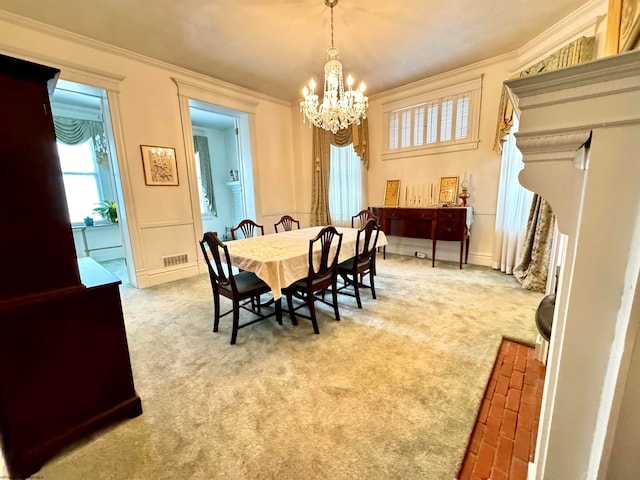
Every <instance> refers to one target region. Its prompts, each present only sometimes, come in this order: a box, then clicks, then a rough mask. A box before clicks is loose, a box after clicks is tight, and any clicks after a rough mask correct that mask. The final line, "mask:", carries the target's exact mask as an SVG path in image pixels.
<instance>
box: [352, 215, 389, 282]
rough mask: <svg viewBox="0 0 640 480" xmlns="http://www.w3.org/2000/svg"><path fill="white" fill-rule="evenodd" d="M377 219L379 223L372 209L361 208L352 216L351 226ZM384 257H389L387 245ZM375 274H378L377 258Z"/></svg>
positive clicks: (354, 226) (384, 248)
mask: <svg viewBox="0 0 640 480" xmlns="http://www.w3.org/2000/svg"><path fill="white" fill-rule="evenodd" d="M371 219H373V220H375V221H376V223H378V217H376V215H375V214H374V213H373V212H372V211H371V210H360V211H359V212H358V213H356V214H355V215H354V216H353V217H351V228H362V227H364V226H365V225H366V224H367V222H368V221H369V220H371ZM382 258H387V247H386V245H385V246H384V247H382ZM373 274H374V275H375V274H376V266H375V260H374V265H373Z"/></svg>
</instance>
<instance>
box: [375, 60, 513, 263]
mask: <svg viewBox="0 0 640 480" xmlns="http://www.w3.org/2000/svg"><path fill="white" fill-rule="evenodd" d="M513 66H514V58H513V57H511V56H510V57H507V58H505V59H494V60H492V61H491V62H487V63H483V64H478V65H475V66H471V67H468V68H465V69H461V70H458V71H456V72H451V73H449V74H446V75H441V76H438V77H435V78H431V79H427V80H423V81H420V82H416V83H415V84H412V85H407V86H405V87H403V88H400V89H396V90H393V91H391V92H387V93H386V94H384V95H378V96H376V97H374V98H372V99H370V108H369V112H368V117H369V133H370V136H371V142H370V145H371V158H370V162H371V164H370V168H369V194H370V195H369V204H370V205H373V206H379V205H381V204H382V200H383V197H384V188H385V185H386V181H387V180H393V179H400V185H401V192H404V191H405V186H409V187H410V188H411V186H413V185H422V184H425V185H430V184H431V183H433V185H434V188H436V189H437V188H438V187H439V184H440V178H441V177H452V176H457V177H460V180H462V178H463V176H464V173H465V172H467V173H468V175H469V176H470V177H471V190H470V193H471V197H470V198H469V199H468V205H470V206H472V207H473V208H474V216H473V225H472V227H471V232H472V235H471V241H470V245H469V262H470V263H474V264H479V265H490V264H491V255H492V249H493V230H494V226H495V212H496V203H497V196H498V180H499V178H500V155H499V154H496V153H495V152H493V151H492V148H493V138H494V136H495V131H496V130H495V128H496V120H497V115H498V103H499V100H500V94H501V91H502V82H503V80H504V79H505V78H507V77H508V76H509V75H510V73H511V70H512V69H513V68H514V67H513ZM481 75H483V80H482V83H483V87H482V98H481V107H480V112H481V113H480V143H479V147H478V149H476V150H466V151H459V152H452V153H440V154H433V155H420V156H412V157H407V158H401V159H393V160H383V159H382V151H383V142H384V138H386V135H387V130H386V126H385V125H384V121H383V112H382V105H383V104H384V103H388V102H393V101H397V100H400V99H402V98H410V97H414V96H418V95H420V94H422V93H425V92H429V91H433V90H436V89H439V88H443V87H445V86H450V85H455V84H457V83H461V82H463V81H467V80H469V79H470V78H477V77H479V76H481ZM403 201H404V193H402V195H401V202H400V204H401V205H402V204H403ZM429 245H430V241H425V240H417V239H394V242H393V243H391V244H390V246H389V247H387V251H396V252H398V253H402V252H413V251H415V250H421V251H428V252H429V255H430V247H429ZM437 258H438V259H439V260H451V261H456V259H457V258H459V244H458V243H457V242H438V252H437Z"/></svg>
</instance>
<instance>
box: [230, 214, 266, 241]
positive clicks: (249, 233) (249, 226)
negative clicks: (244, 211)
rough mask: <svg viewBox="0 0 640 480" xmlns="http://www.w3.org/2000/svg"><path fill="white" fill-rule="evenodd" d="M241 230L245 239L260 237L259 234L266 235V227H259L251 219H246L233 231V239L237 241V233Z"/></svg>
mask: <svg viewBox="0 0 640 480" xmlns="http://www.w3.org/2000/svg"><path fill="white" fill-rule="evenodd" d="M238 230H240V231H241V232H242V235H243V236H244V238H250V237H255V236H256V235H258V233H257V232H260V233H259V235H264V227H263V226H262V225H258V224H257V223H256V222H254V221H253V220H251V219H249V218H245V219H244V220H242V221H241V222H240V223H239V224H238V226H237V227H235V228H232V229H231V239H232V240H237V237H236V232H237V231H238Z"/></svg>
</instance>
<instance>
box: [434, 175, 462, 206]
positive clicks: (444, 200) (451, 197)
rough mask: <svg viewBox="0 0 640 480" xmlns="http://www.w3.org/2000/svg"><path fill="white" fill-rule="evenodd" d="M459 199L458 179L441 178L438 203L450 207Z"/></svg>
mask: <svg viewBox="0 0 640 480" xmlns="http://www.w3.org/2000/svg"><path fill="white" fill-rule="evenodd" d="M457 197H458V177H441V178H440V193H439V195H438V203H441V204H444V205H450V204H452V203H456V201H457V200H456V198H457Z"/></svg>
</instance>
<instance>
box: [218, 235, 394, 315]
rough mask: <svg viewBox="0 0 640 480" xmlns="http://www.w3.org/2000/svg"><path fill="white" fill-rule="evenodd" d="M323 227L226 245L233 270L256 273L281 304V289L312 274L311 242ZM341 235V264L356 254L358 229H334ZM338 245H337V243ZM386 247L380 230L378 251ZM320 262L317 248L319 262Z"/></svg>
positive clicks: (239, 240) (244, 239) (339, 258)
mask: <svg viewBox="0 0 640 480" xmlns="http://www.w3.org/2000/svg"><path fill="white" fill-rule="evenodd" d="M323 228H324V227H322V226H316V227H307V228H301V229H297V230H289V231H285V232H279V233H271V234H267V235H259V236H257V237H250V238H242V239H238V240H230V241H227V242H225V245H226V246H227V249H228V251H229V257H230V259H231V263H232V264H233V266H234V267H237V268H239V269H242V270H247V271H250V272H253V273H255V274H256V275H257V276H258V278H260V279H262V280H263V281H264V282H265V283H266V284H267V285H269V287H270V288H271V291H272V292H273V299H274V300H275V301H276V302H278V303H279V301H280V299H281V297H282V289H283V288H286V287H288V286H289V285H291V284H292V283H294V282H296V281H298V280H300V279H302V278H305V277H306V276H307V275H308V273H309V240H312V239H313V238H315V237H316V236H317V235H318V233H320V230H322V229H323ZM335 228H336V230H337V231H338V233H341V234H342V245H341V247H340V252H339V254H338V262H343V261H345V260H348V259H349V258H351V257H353V256H355V254H356V238H357V235H358V229H357V228H347V227H335ZM334 243H335V244H336V245H337V241H336V240H335V239H334ZM385 245H387V237H386V236H385V234H384V232H382V230H380V233H379V236H378V242H377V244H376V247H383V246H385ZM319 258H320V248H319V245H318V249H317V259H318V260H319Z"/></svg>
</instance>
